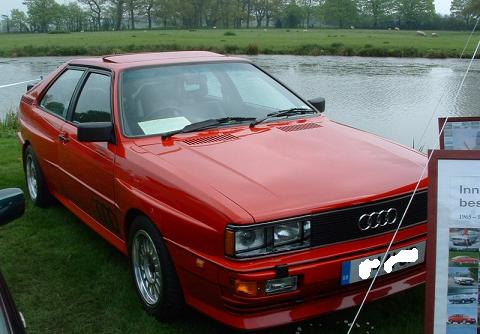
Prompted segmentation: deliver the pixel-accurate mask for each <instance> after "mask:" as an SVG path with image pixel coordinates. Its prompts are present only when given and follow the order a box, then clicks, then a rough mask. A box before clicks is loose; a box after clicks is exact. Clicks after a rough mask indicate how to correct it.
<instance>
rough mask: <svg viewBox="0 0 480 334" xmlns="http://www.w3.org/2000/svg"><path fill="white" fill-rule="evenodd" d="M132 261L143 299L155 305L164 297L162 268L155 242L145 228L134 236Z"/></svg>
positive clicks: (136, 282) (136, 281)
mask: <svg viewBox="0 0 480 334" xmlns="http://www.w3.org/2000/svg"><path fill="white" fill-rule="evenodd" d="M132 263H133V270H134V274H135V284H136V285H137V288H138V290H139V292H140V295H141V296H142V299H143V300H144V301H145V302H146V303H147V304H148V305H155V304H156V303H158V301H159V300H160V299H161V297H162V288H163V279H162V268H161V264H160V258H159V257H158V253H157V249H156V247H155V244H154V243H153V241H152V239H151V238H150V236H149V235H148V233H147V232H145V231H144V230H139V231H137V233H136V234H135V236H134V238H133V247H132Z"/></svg>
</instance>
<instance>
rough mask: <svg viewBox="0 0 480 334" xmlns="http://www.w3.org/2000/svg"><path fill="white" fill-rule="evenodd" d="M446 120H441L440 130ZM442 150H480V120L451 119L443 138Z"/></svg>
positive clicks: (476, 118) (446, 125)
mask: <svg viewBox="0 0 480 334" xmlns="http://www.w3.org/2000/svg"><path fill="white" fill-rule="evenodd" d="M443 124H445V119H440V129H441V127H442V126H443ZM440 146H441V148H442V149H444V150H466V151H471V150H480V119H479V118H478V117H469V118H449V119H448V120H447V123H446V124H445V127H444V130H443V134H442V136H441V145H440Z"/></svg>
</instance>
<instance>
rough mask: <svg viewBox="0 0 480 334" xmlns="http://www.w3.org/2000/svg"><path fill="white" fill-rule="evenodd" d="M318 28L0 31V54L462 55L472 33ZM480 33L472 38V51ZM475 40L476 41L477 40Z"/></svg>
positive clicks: (471, 52) (470, 47)
mask: <svg viewBox="0 0 480 334" xmlns="http://www.w3.org/2000/svg"><path fill="white" fill-rule="evenodd" d="M427 33H428V37H420V36H416V32H415V31H388V30H334V29H315V30H309V31H303V30H302V29H299V30H297V29H291V30H285V29H278V30H277V29H269V30H267V31H265V30H263V29H250V30H229V31H228V33H227V30H221V29H218V30H190V31H189V30H152V31H147V30H136V31H120V32H85V33H70V34H0V56H3V57H10V56H13V57H15V56H47V55H50V56H53V55H85V54H89V55H102V54H110V53H120V52H138V51H168V50H190V49H196V50H197V49H202V50H213V51H218V52H223V53H231V54H257V53H265V54H298V55H345V56H380V57H385V56H392V57H434V58H443V57H458V56H459V55H460V54H461V52H462V50H463V47H464V45H465V43H466V41H467V39H468V36H469V32H451V31H440V32H437V33H438V36H439V37H431V34H430V33H431V32H427ZM479 36H480V33H477V34H476V35H475V36H474V38H472V42H471V45H470V46H469V48H468V49H467V50H468V52H467V55H470V56H471V54H473V50H474V48H475V46H476V42H477V41H478V37H479ZM474 44H475V45H474Z"/></svg>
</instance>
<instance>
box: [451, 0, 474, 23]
mask: <svg viewBox="0 0 480 334" xmlns="http://www.w3.org/2000/svg"><path fill="white" fill-rule="evenodd" d="M470 3H471V1H470V0H453V1H452V5H451V6H450V14H451V15H452V16H453V17H455V18H457V19H460V20H463V21H465V23H466V24H470V21H471V19H472V18H473V15H472V13H471V12H469V11H468V7H469V5H470Z"/></svg>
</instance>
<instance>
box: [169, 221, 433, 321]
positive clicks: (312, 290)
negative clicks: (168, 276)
mask: <svg viewBox="0 0 480 334" xmlns="http://www.w3.org/2000/svg"><path fill="white" fill-rule="evenodd" d="M390 238H391V234H386V235H383V236H377V237H375V238H368V239H364V240H358V241H352V242H350V243H342V244H338V245H332V246H328V247H325V248H317V249H311V250H308V251H303V252H298V253H293V254H286V255H285V254H284V255H277V256H275V257H272V258H269V259H263V260H261V259H259V260H255V261H253V260H252V261H245V262H232V261H230V262H225V263H220V262H213V261H209V260H208V259H206V258H203V257H200V256H198V254H193V253H192V252H190V251H188V250H185V249H183V248H181V247H178V245H173V244H169V249H170V251H171V253H172V256H173V259H174V261H175V265H176V267H177V271H178V274H179V277H180V281H181V284H182V287H183V290H184V294H185V299H186V301H187V303H188V304H189V305H191V306H193V307H194V308H196V309H198V310H199V311H200V312H203V313H205V314H207V315H208V316H210V317H212V318H214V319H216V320H218V321H219V322H221V323H223V324H225V325H227V326H231V327H234V328H237V329H242V330H258V329H264V328H269V327H274V326H280V325H284V324H289V323H292V322H299V321H304V320H307V319H311V318H315V317H318V316H321V315H324V314H327V313H331V312H334V311H338V310H342V309H345V308H349V307H352V306H355V305H358V304H360V303H361V301H362V300H363V298H364V296H365V292H366V291H367V288H368V286H369V284H370V282H371V280H366V281H362V282H358V283H354V284H351V285H347V286H342V285H341V284H340V281H341V278H340V276H341V266H342V263H343V262H344V261H351V260H354V259H358V258H362V257H367V256H372V255H375V254H378V253H381V252H384V251H385V250H386V248H387V245H388V242H389V241H390ZM397 240H400V241H398V242H396V243H394V246H393V247H392V249H398V248H404V247H408V246H411V245H414V244H416V243H418V242H421V241H424V240H426V226H425V224H422V225H419V226H416V227H413V228H409V229H406V230H404V231H400V232H399V234H398V236H397ZM199 260H200V262H201V263H203V266H202V267H201V268H200V267H199V266H198V265H196V264H198V261H199ZM276 265H287V266H288V273H289V275H298V278H299V285H298V289H297V290H295V291H291V292H286V293H282V294H278V295H271V296H260V297H244V296H239V295H237V294H235V293H234V289H233V287H232V286H233V283H232V282H233V281H234V280H236V279H240V280H246V281H265V280H269V279H273V278H275V277H276V271H275V270H274V267H275V266H276ZM425 275H426V274H425V264H424V263H422V264H418V265H415V266H413V267H410V268H407V269H404V270H400V271H398V272H394V273H391V274H387V275H384V276H380V277H378V278H377V281H376V283H375V285H374V287H373V289H372V291H371V293H370V295H369V297H368V299H367V301H373V300H377V299H380V298H383V297H386V296H389V295H392V294H394V293H397V292H400V291H404V290H407V289H409V288H412V287H415V286H417V285H419V284H422V283H424V282H425Z"/></svg>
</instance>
